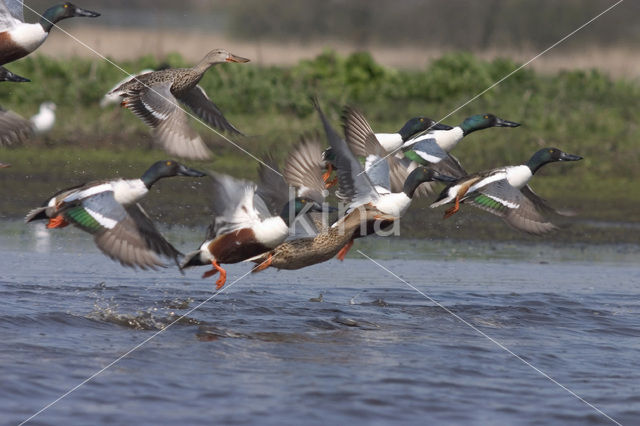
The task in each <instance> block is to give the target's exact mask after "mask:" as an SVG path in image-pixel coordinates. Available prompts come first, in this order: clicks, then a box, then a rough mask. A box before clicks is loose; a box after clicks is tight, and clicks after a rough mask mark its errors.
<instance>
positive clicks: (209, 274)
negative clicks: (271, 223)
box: [202, 268, 218, 278]
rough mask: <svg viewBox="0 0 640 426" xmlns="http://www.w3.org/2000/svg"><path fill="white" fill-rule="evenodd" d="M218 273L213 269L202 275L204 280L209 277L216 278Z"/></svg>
mask: <svg viewBox="0 0 640 426" xmlns="http://www.w3.org/2000/svg"><path fill="white" fill-rule="evenodd" d="M217 273H218V270H217V269H216V268H213V269H212V270H210V271H207V272H205V273H204V274H202V278H209V277H212V276H214V275H215V274H217Z"/></svg>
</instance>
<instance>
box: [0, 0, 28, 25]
mask: <svg viewBox="0 0 640 426" xmlns="http://www.w3.org/2000/svg"><path fill="white" fill-rule="evenodd" d="M22 11H23V9H22V0H2V1H0V31H7V30H10V29H12V28H14V27H15V26H16V25H18V24H20V23H22V22H24V16H23V12H22Z"/></svg>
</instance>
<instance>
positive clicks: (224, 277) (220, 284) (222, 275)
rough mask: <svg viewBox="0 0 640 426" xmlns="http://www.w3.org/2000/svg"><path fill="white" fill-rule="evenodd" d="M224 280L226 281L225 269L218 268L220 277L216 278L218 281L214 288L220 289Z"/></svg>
mask: <svg viewBox="0 0 640 426" xmlns="http://www.w3.org/2000/svg"><path fill="white" fill-rule="evenodd" d="M226 282H227V271H225V270H224V269H222V268H220V278H218V281H216V290H220V289H221V288H222V286H223V285H224V283H226Z"/></svg>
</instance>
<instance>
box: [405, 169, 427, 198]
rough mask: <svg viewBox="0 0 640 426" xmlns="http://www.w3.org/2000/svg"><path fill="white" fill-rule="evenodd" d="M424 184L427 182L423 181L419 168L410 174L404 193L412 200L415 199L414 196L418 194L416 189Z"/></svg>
mask: <svg viewBox="0 0 640 426" xmlns="http://www.w3.org/2000/svg"><path fill="white" fill-rule="evenodd" d="M423 182H426V180H425V179H422V177H421V173H420V171H419V168H418V169H415V170H414V171H413V172H411V174H409V176H408V177H407V180H405V181H404V186H403V187H402V192H404V193H405V195H406V196H407V197H409V198H410V199H411V198H413V194H414V193H415V192H416V189H418V186H420V184H421V183H423Z"/></svg>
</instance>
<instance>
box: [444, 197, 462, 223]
mask: <svg viewBox="0 0 640 426" xmlns="http://www.w3.org/2000/svg"><path fill="white" fill-rule="evenodd" d="M458 210H460V197H456V203H455V204H454V206H453V207H451V208H450V209H449V210H447V211H445V212H444V217H443V219H447V218H450V217H451V216H453V215H454V214H455V213H456V212H457V211H458Z"/></svg>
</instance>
